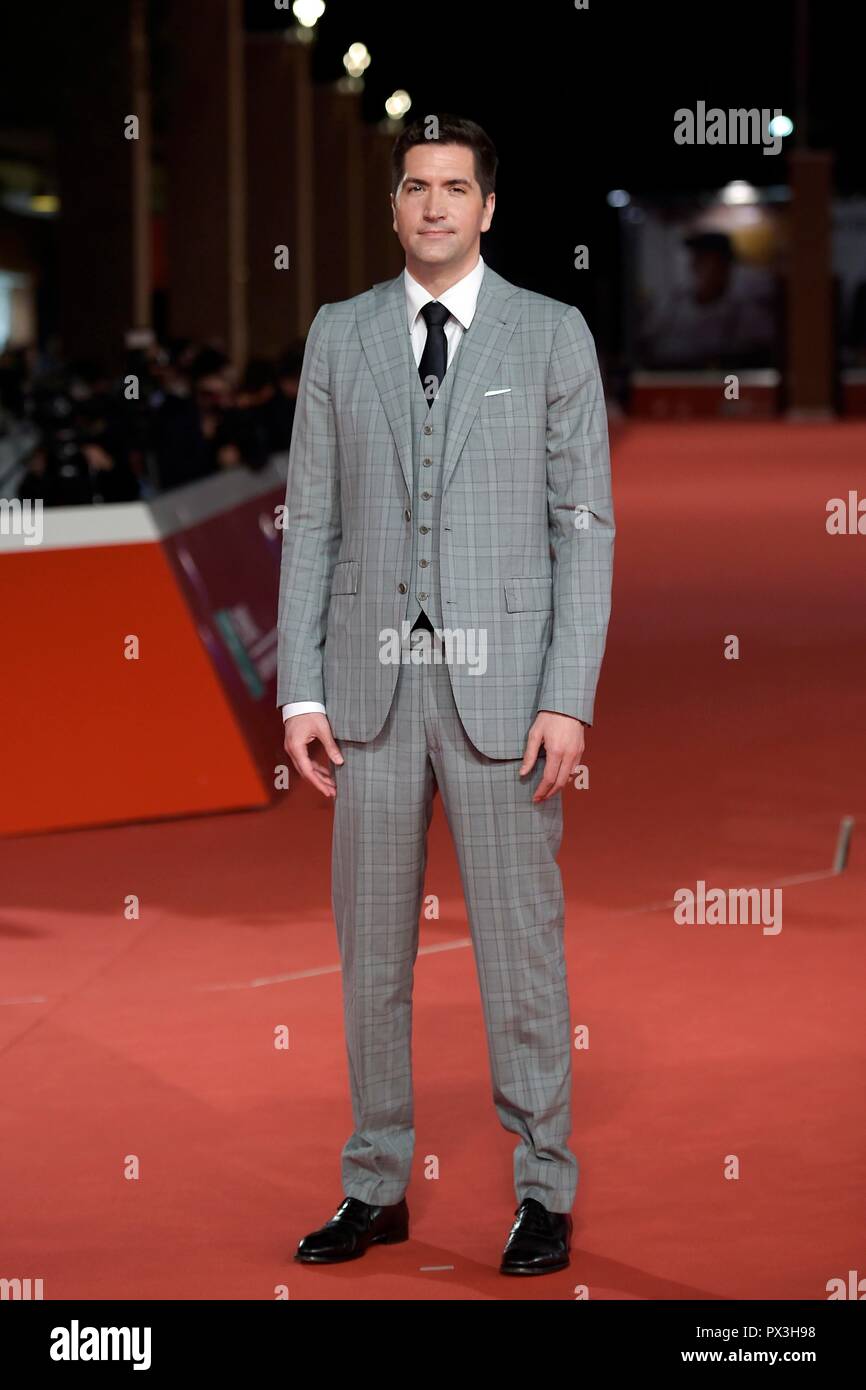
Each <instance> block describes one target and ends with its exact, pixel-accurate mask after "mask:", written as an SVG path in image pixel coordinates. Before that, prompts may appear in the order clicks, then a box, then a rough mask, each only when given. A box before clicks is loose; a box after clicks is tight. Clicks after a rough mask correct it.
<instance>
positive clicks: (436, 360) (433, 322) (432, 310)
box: [418, 299, 451, 405]
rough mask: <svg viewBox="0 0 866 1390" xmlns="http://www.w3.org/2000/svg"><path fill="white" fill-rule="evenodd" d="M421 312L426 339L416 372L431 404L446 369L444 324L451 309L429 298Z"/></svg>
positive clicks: (446, 347)
mask: <svg viewBox="0 0 866 1390" xmlns="http://www.w3.org/2000/svg"><path fill="white" fill-rule="evenodd" d="M421 313H422V314H423V315H424V318H425V321H426V323H427V341H426V343H425V344H424V351H423V352H422V354H421V361H420V362H419V363H418V373H419V375H420V377H421V385H422V386H423V387H424V395H425V396H426V397H427V401H428V403H429V404H430V405H432V404H433V401H434V400H435V397H436V393H437V392H438V390H439V387H440V386H441V385H442V378H443V377H444V375H445V372H446V371H447V364H448V343H447V341H446V338H445V324H446V323H447V321H448V319H449V318H450V317H451V311H450V310H449V309H446V308H445V305H444V304H440V303H439V302H438V300H435V299H431V300H430V303H429V304H425V305H424V308H423V309H422V310H421Z"/></svg>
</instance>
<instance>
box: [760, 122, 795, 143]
mask: <svg viewBox="0 0 866 1390" xmlns="http://www.w3.org/2000/svg"><path fill="white" fill-rule="evenodd" d="M767 129H768V130H769V132H770V134H771V135H772V136H773V138H774V139H775V137H776V136H777V135H781V137H782V138H783V139H784V138H785V136H786V135H791V134H792V132H793V130H794V122H793V121H792V120H791V117H790V116H774V117H773V119H772V120H771V121H770V124H769V125H768V127H767Z"/></svg>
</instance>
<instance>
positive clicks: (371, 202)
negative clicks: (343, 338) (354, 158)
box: [363, 125, 406, 287]
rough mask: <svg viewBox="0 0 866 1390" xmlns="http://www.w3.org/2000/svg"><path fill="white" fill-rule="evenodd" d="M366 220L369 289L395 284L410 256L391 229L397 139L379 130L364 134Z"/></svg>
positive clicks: (371, 129)
mask: <svg viewBox="0 0 866 1390" xmlns="http://www.w3.org/2000/svg"><path fill="white" fill-rule="evenodd" d="M363 139H364V170H365V178H364V220H365V224H366V233H365V237H364V249H365V253H366V280H367V286H368V287H369V286H370V285H377V284H378V283H379V282H380V281H381V280H393V278H394V276H395V275H399V274H400V272H401V270H402V269H403V266H404V265H405V264H406V255H405V252H404V251H403V248H402V246H401V245H400V243H399V241H398V240H397V233H396V232H395V231H394V230H393V228H392V226H391V198H390V193H391V147H392V145H393V144H394V140H395V139H396V136H395V135H394V134H391V133H390V132H389V133H387V134H386V133H385V132H384V131H382V130H380V129H379V128H378V127H377V126H369V125H368V126H367V127H366V128H365V130H364V135H363Z"/></svg>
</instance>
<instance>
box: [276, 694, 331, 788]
mask: <svg viewBox="0 0 866 1390" xmlns="http://www.w3.org/2000/svg"><path fill="white" fill-rule="evenodd" d="M317 740H318V742H319V743H321V745H322V747H323V748H324V750H325V752H326V753H327V755H328V757H329V758H330V760H331V762H332V763H337V764H340V765H341V764H342V762H343V755H342V753H341V752H340V750H339V748H338V747H337V745H336V743H335V742H334V735H333V734H332V733H331V726H330V724H329V723H328V720H327V716H326V715H324V714H293V715H291V716H290V717H289V718H288V719H287V720H286V722H285V739H284V743H283V746H284V748H285V750H286V752H287V753H288V755H289V757H290V758H291V760H292V762H293V763H294V765H295V767H296V768H297V770H298V772H299V773H300V774H301V776H302V777H303V779H304V781H305V782H309V783H310V785H311V786H313V787H315V788H316V791H319V792H321V793H322V795H323V796H334V797H335V796H336V795H337V784H336V782H335V780H334V774H333V772H332V771H331V769H330V767H329V766H328V765H327V763H324V764H323V763H320V762H319V761H318V759H317V760H315V761H314V760H313V759H312V758H311V757H310V754H309V752H308V748H309V745H310V744H311V743H315V742H316V741H317Z"/></svg>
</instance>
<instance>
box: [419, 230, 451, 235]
mask: <svg viewBox="0 0 866 1390" xmlns="http://www.w3.org/2000/svg"><path fill="white" fill-rule="evenodd" d="M450 235H451V233H450V231H447V230H446V231H438V232H422V233H421V236H450Z"/></svg>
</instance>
